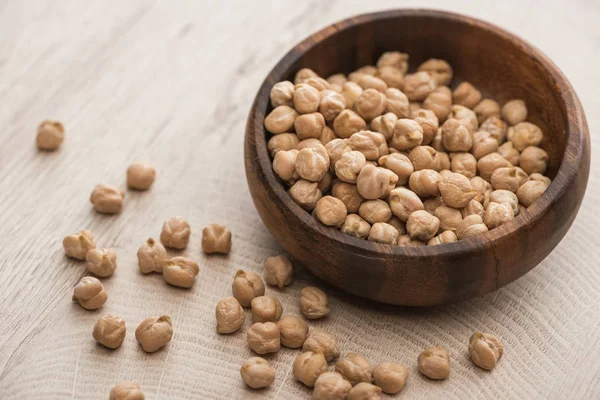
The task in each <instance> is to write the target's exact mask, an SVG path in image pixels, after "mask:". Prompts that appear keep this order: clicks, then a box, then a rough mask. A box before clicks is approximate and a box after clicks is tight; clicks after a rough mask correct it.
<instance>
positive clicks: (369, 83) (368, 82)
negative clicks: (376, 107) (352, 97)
mask: <svg viewBox="0 0 600 400" xmlns="http://www.w3.org/2000/svg"><path fill="white" fill-rule="evenodd" d="M356 83H357V84H358V86H360V87H361V88H363V90H367V89H375V90H377V91H378V92H381V93H384V92H385V90H386V89H387V88H388V85H387V83H385V82H384V81H383V80H381V79H379V78H377V77H376V76H374V75H368V74H362V75H361V76H360V77H359V78H358V79H357V81H356Z"/></svg>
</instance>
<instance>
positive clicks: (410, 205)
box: [388, 187, 424, 222]
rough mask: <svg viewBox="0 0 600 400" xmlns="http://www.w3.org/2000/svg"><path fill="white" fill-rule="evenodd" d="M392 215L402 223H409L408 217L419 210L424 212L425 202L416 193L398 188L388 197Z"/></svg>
mask: <svg viewBox="0 0 600 400" xmlns="http://www.w3.org/2000/svg"><path fill="white" fill-rule="evenodd" d="M388 201H389V203H390V208H391V209H392V213H393V214H394V215H395V216H396V217H398V218H400V220H401V221H403V222H406V221H408V216H409V215H410V214H411V213H412V212H414V211H417V210H423V209H424V207H423V202H422V201H421V199H419V196H417V195H416V194H415V193H414V192H412V191H410V190H408V189H406V188H403V187H398V188H396V189H394V190H392V191H391V192H390V195H389V197H388Z"/></svg>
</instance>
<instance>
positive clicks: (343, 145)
mask: <svg viewBox="0 0 600 400" xmlns="http://www.w3.org/2000/svg"><path fill="white" fill-rule="evenodd" d="M325 150H327V155H328V156H329V161H330V166H331V167H333V168H334V169H335V163H336V162H338V161H339V159H340V158H342V155H343V154H344V153H347V152H349V151H352V148H350V146H348V140H346V139H333V140H332V141H331V142H329V143H327V144H326V145H325Z"/></svg>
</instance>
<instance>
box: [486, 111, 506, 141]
mask: <svg viewBox="0 0 600 400" xmlns="http://www.w3.org/2000/svg"><path fill="white" fill-rule="evenodd" d="M507 128H508V127H507V126H506V122H504V121H503V120H502V119H500V117H489V118H488V119H486V120H485V121H484V122H483V124H481V128H480V130H482V131H485V132H489V133H490V134H491V135H492V137H493V138H494V139H496V141H497V142H498V145H501V144H502V143H503V142H504V140H505V139H506V130H507Z"/></svg>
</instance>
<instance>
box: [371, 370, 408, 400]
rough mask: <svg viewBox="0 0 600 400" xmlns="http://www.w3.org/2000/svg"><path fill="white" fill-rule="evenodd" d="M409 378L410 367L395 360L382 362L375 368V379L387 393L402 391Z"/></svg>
mask: <svg viewBox="0 0 600 400" xmlns="http://www.w3.org/2000/svg"><path fill="white" fill-rule="evenodd" d="M407 380H408V368H406V367H405V366H404V365H402V364H398V363H394V362H382V363H379V364H377V365H376V366H375V368H373V381H374V382H375V384H376V385H377V386H379V387H380V388H381V390H383V391H384V392H385V393H389V394H395V393H398V392H400V391H401V390H402V389H403V388H404V385H405V384H406V381H407Z"/></svg>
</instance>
